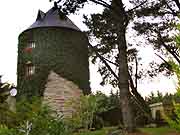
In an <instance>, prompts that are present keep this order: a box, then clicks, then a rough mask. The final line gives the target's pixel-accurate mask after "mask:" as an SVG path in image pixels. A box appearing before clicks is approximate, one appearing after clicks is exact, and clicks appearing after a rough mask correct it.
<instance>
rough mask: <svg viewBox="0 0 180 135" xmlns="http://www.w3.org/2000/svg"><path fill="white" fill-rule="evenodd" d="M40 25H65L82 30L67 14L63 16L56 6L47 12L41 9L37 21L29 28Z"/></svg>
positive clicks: (65, 26) (64, 26)
mask: <svg viewBox="0 0 180 135" xmlns="http://www.w3.org/2000/svg"><path fill="white" fill-rule="evenodd" d="M40 27H63V28H69V29H73V30H77V31H81V30H80V29H79V28H78V27H77V26H76V25H75V24H74V23H73V22H72V21H71V20H70V19H69V18H68V17H67V16H65V17H62V16H61V15H60V12H59V11H58V9H57V8H54V7H53V8H51V9H50V10H49V11H47V12H46V13H44V12H42V11H41V10H39V12H38V15H37V19H36V21H35V22H34V23H33V24H32V25H31V26H30V27H29V28H28V29H27V30H29V29H33V28H40Z"/></svg>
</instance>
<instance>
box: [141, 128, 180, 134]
mask: <svg viewBox="0 0 180 135" xmlns="http://www.w3.org/2000/svg"><path fill="white" fill-rule="evenodd" d="M139 130H140V131H141V132H143V133H146V134H148V135H171V134H172V135H180V133H177V132H176V131H175V130H174V129H172V128H169V127H159V128H140V129H139Z"/></svg>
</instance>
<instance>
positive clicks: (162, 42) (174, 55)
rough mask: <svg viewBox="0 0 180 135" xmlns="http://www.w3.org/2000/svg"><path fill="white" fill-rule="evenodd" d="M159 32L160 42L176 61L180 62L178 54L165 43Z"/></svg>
mask: <svg viewBox="0 0 180 135" xmlns="http://www.w3.org/2000/svg"><path fill="white" fill-rule="evenodd" d="M157 34H158V36H159V38H160V42H161V44H162V46H164V48H165V49H166V50H167V51H168V52H169V53H170V54H171V55H172V56H173V57H174V58H175V59H176V61H177V62H178V63H179V64H180V59H179V58H178V56H177V55H176V54H175V53H174V52H173V51H172V50H171V49H170V48H169V47H168V46H167V45H166V44H165V43H164V41H163V39H162V36H161V33H160V32H159V31H157Z"/></svg>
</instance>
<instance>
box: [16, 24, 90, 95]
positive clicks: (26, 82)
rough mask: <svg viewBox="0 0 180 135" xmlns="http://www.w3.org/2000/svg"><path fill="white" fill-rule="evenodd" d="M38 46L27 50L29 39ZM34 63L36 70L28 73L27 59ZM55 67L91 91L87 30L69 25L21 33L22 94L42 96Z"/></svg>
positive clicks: (19, 77)
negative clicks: (79, 29)
mask: <svg viewBox="0 0 180 135" xmlns="http://www.w3.org/2000/svg"><path fill="white" fill-rule="evenodd" d="M32 41H33V42H35V44H36V46H35V48H32V50H31V51H29V52H27V51H25V50H26V48H27V47H28V43H29V42H32ZM28 61H30V62H32V64H33V65H34V66H35V74H33V75H32V76H26V63H27V62H28ZM50 71H54V72H56V73H57V74H59V75H61V76H62V77H64V78H66V79H68V80H70V81H72V82H74V83H75V84H77V85H78V86H79V88H80V89H82V90H83V93H84V94H89V93H90V86H89V62H88V40H87V37H86V35H85V34H84V33H82V32H79V31H75V30H71V29H66V28H58V27H57V28H35V29H31V30H27V31H24V32H23V33H21V34H20V36H19V45H18V66H17V76H18V81H17V88H18V92H19V94H18V95H19V96H22V95H23V96H32V95H33V96H36V95H40V96H42V95H43V93H44V89H45V84H46V82H47V78H48V74H49V73H50Z"/></svg>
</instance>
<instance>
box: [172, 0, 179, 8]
mask: <svg viewBox="0 0 180 135" xmlns="http://www.w3.org/2000/svg"><path fill="white" fill-rule="evenodd" d="M173 1H174V2H175V3H176V6H177V7H178V8H179V10H180V2H179V0H173Z"/></svg>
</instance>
